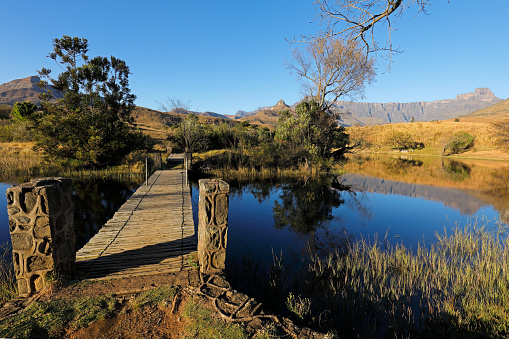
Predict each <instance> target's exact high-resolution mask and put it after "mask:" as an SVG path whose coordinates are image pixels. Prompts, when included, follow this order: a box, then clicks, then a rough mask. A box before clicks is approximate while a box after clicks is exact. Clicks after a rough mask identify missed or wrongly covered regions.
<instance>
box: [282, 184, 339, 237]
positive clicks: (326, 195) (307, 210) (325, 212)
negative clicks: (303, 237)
mask: <svg viewBox="0 0 509 339" xmlns="http://www.w3.org/2000/svg"><path fill="white" fill-rule="evenodd" d="M281 190H282V193H281V194H280V195H279V200H280V201H281V202H279V201H276V202H275V203H274V208H273V213H274V226H275V227H276V228H277V229H283V228H285V227H288V228H289V229H290V230H292V231H294V232H297V233H300V234H307V233H309V232H313V231H315V230H316V229H317V228H319V227H323V225H324V223H325V222H326V221H329V220H332V219H333V216H332V208H333V207H339V206H340V205H341V204H343V203H344V200H343V199H342V198H341V193H340V191H339V190H335V189H331V182H330V179H318V180H309V181H306V182H302V181H300V180H299V181H295V182H292V183H289V184H285V185H282V186H281Z"/></svg>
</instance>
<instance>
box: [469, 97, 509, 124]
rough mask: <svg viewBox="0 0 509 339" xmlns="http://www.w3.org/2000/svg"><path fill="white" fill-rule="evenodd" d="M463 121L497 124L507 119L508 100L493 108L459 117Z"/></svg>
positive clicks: (508, 113)
mask: <svg viewBox="0 0 509 339" xmlns="http://www.w3.org/2000/svg"><path fill="white" fill-rule="evenodd" d="M459 118H460V119H461V120H464V121H471V122H476V121H480V122H497V121H500V120H503V119H507V118H509V99H507V100H504V101H501V102H499V103H497V104H495V105H493V106H490V107H487V108H484V109H480V110H477V111H475V112H473V113H470V114H467V115H463V116H461V117H459Z"/></svg>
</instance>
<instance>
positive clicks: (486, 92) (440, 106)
mask: <svg viewBox="0 0 509 339" xmlns="http://www.w3.org/2000/svg"><path fill="white" fill-rule="evenodd" d="M501 101H502V99H500V98H497V97H496V96H495V95H494V94H493V92H492V91H491V90H490V89H489V88H477V89H475V91H474V92H473V93H466V94H459V95H457V96H456V98H454V99H447V100H437V101H432V102H427V101H419V102H410V103H398V102H389V103H367V102H353V101H338V102H336V104H335V105H334V106H333V108H332V110H333V111H335V112H337V113H339V116H340V118H339V123H340V124H341V125H343V126H353V125H361V126H363V125H377V124H387V123H399V122H409V121H432V120H445V119H452V118H456V117H459V116H463V115H467V114H470V113H472V112H475V111H478V110H481V109H484V108H487V107H490V106H492V105H494V104H497V103H499V102H501ZM280 102H283V101H282V100H281V101H280ZM283 103H284V102H283ZM297 104H298V103H296V104H294V105H291V107H292V108H294V107H295V106H296V105H297ZM276 106H277V105H276ZM276 106H274V107H260V108H259V109H257V110H255V111H252V112H245V111H239V112H237V114H236V115H235V116H234V118H235V119H239V120H246V121H250V122H253V123H259V122H260V121H261V120H266V121H267V122H266V123H269V124H270V122H269V120H272V119H269V120H267V118H266V116H267V112H268V111H274V109H275V108H276ZM287 107H288V106H287ZM262 116H265V119H263V118H262ZM276 121H277V119H276Z"/></svg>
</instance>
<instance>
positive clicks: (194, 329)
mask: <svg viewBox="0 0 509 339" xmlns="http://www.w3.org/2000/svg"><path fill="white" fill-rule="evenodd" d="M184 317H185V318H187V320H188V324H187V326H186V328H185V333H186V334H185V336H184V338H201V339H237V338H238V339H243V338H249V336H248V334H247V333H246V331H245V330H244V329H243V328H242V327H241V326H239V325H237V324H228V323H226V322H224V321H222V320H220V319H217V318H215V317H213V316H212V313H211V312H210V311H209V310H208V309H206V308H203V307H201V306H199V305H197V304H196V303H194V302H189V303H188V304H187V305H186V307H185V310H184ZM267 338H269V337H267Z"/></svg>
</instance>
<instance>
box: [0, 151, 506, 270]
mask: <svg viewBox="0 0 509 339" xmlns="http://www.w3.org/2000/svg"><path fill="white" fill-rule="evenodd" d="M343 166H344V168H345V170H346V171H347V172H348V174H346V175H342V176H335V177H334V176H333V177H326V178H322V179H320V180H311V179H307V180H306V179H300V180H290V181H286V182H256V183H249V184H236V183H234V182H230V186H231V194H230V210H229V230H228V246H227V267H235V266H238V265H240V263H241V262H242V261H243V260H244V261H246V260H247V261H249V262H252V263H255V264H256V265H261V266H264V267H266V266H268V265H269V264H270V263H272V261H273V257H274V255H276V256H278V257H279V256H281V257H282V258H283V262H284V264H285V266H287V267H299V266H300V265H302V263H303V258H305V257H306V254H307V253H308V252H309V250H311V251H318V252H322V253H323V252H325V251H327V250H329V249H331V248H334V247H335V246H344V245H345V244H346V243H348V242H349V241H355V240H359V239H367V240H373V239H374V238H375V237H378V239H379V240H383V239H384V238H385V236H386V234H387V239H388V240H389V241H390V243H393V244H394V243H403V244H404V245H405V246H407V247H409V248H412V250H415V249H416V248H417V246H418V243H420V244H423V243H425V244H426V245H429V244H431V243H433V242H434V241H435V239H436V238H435V234H436V232H439V233H442V234H443V232H444V230H445V231H447V232H450V231H451V230H452V229H453V228H454V227H456V226H460V227H461V226H464V225H467V224H468V223H472V222H475V221H476V220H477V222H479V223H482V224H483V225H487V227H495V226H496V225H497V224H503V225H505V223H507V221H508V220H509V213H508V211H509V164H507V163H503V162H479V161H478V162H472V161H470V162H465V161H461V162H460V161H447V160H440V159H425V158H423V159H418V158H414V157H407V158H401V157H395V158H391V157H370V158H366V157H363V158H351V159H349V160H348V162H346V163H345V164H344V165H343ZM138 185H139V183H136V182H131V183H122V182H118V181H112V180H92V181H91V180H81V181H80V180H75V182H74V189H75V192H74V204H75V229H76V241H77V244H76V247H77V248H81V247H82V246H83V245H84V244H85V243H86V242H87V241H88V239H90V238H91V237H92V236H93V235H95V234H96V233H97V232H98V230H99V228H100V227H101V225H103V224H104V223H105V222H106V221H107V220H108V219H109V218H111V216H112V215H113V214H114V212H115V211H116V210H117V209H118V208H119V207H120V206H121V205H122V204H123V203H124V201H125V200H127V199H128V198H129V197H130V196H131V194H132V193H133V191H134V189H135V188H136V187H137V186H138ZM8 187H10V184H2V183H0V243H5V242H9V241H10V236H9V231H8V217H7V207H6V198H5V191H6V190H7V188H8ZM191 189H192V201H193V211H194V213H195V216H194V217H195V224H196V223H197V222H198V218H197V211H198V196H199V195H198V187H197V185H196V183H192V186H191Z"/></svg>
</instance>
